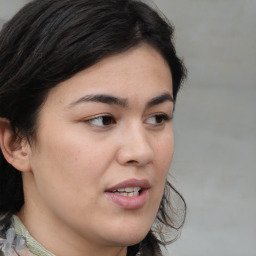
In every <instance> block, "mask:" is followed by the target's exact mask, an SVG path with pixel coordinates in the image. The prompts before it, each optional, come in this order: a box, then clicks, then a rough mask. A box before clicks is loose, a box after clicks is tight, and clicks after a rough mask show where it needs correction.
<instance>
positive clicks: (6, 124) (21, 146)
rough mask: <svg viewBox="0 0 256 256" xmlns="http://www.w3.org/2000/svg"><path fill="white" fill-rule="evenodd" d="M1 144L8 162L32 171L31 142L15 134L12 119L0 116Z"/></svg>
mask: <svg viewBox="0 0 256 256" xmlns="http://www.w3.org/2000/svg"><path fill="white" fill-rule="evenodd" d="M0 146H1V150H2V153H3V155H4V157H5V159H6V161H7V162H8V163H10V164H11V165H12V166H13V167H14V168H16V169H17V170H19V171H22V172H27V171H30V163H29V150H30V147H29V144H28V142H27V140H25V139H22V138H17V137H16V136H15V135H14V133H13V130H12V127H11V125H10V121H9V120H8V119H6V118H0Z"/></svg>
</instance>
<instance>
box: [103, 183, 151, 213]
mask: <svg viewBox="0 0 256 256" xmlns="http://www.w3.org/2000/svg"><path fill="white" fill-rule="evenodd" d="M127 187H140V188H141V189H142V192H141V193H140V194H139V195H137V196H131V197H128V196H122V195H119V194H115V193H112V192H113V191H114V190H117V189H121V188H127ZM149 189H150V183H149V181H148V180H145V179H143V180H138V179H129V180H126V181H123V182H120V183H118V184H116V185H114V186H113V187H110V188H108V189H107V190H106V191H105V195H106V196H107V198H108V199H110V201H111V202H113V203H114V204H115V205H117V206H118V207H121V208H123V209H130V210H132V209H133V210H135V209H139V208H141V207H143V205H144V204H145V203H146V201H147V198H148V195H149Z"/></svg>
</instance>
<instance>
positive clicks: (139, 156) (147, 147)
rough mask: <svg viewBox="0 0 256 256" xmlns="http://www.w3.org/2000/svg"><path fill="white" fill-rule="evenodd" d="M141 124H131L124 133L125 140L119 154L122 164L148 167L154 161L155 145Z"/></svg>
mask: <svg viewBox="0 0 256 256" xmlns="http://www.w3.org/2000/svg"><path fill="white" fill-rule="evenodd" d="M147 133H148V132H147V130H146V129H145V127H144V126H143V124H142V123H141V122H133V123H130V125H129V126H127V127H126V129H125V131H124V139H123V143H122V147H121V148H120V152H119V160H120V162H121V163H122V164H130V163H133V164H136V165H138V166H143V165H146V164H147V163H149V162H151V161H152V160H153V159H154V150H153V145H152V144H151V141H150V138H149V136H148V134H147Z"/></svg>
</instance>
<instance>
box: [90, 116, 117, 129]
mask: <svg viewBox="0 0 256 256" xmlns="http://www.w3.org/2000/svg"><path fill="white" fill-rule="evenodd" d="M86 122H88V123H90V124H91V125H93V126H98V127H104V126H109V125H112V124H115V123H116V121H115V120H114V118H113V117H112V116H97V117H94V118H92V119H90V120H86Z"/></svg>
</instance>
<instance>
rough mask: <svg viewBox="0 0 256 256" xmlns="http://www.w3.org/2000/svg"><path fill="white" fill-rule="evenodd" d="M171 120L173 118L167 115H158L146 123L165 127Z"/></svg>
mask: <svg viewBox="0 0 256 256" xmlns="http://www.w3.org/2000/svg"><path fill="white" fill-rule="evenodd" d="M170 119H171V118H170V117H169V116H167V115H165V114H157V115H154V116H151V117H149V118H148V119H147V120H146V123H147V124H151V125H155V126H159V125H163V124H164V123H165V122H166V121H169V120H170Z"/></svg>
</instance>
